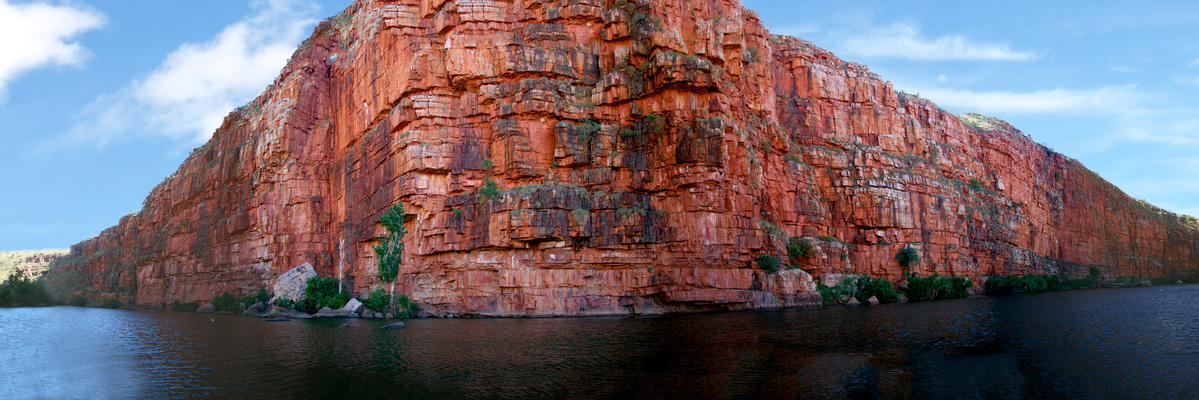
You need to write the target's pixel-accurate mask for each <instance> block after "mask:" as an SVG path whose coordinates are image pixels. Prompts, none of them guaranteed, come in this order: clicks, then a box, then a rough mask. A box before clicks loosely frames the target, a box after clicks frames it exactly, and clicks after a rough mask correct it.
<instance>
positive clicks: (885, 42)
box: [842, 23, 1037, 61]
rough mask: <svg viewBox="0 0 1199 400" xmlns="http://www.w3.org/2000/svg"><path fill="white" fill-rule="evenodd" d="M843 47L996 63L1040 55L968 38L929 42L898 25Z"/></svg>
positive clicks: (869, 52)
mask: <svg viewBox="0 0 1199 400" xmlns="http://www.w3.org/2000/svg"><path fill="white" fill-rule="evenodd" d="M842 48H844V49H845V50H846V52H848V53H850V54H856V55H861V56H865V57H893V58H907V59H912V60H927V61H944V60H992V61H1030V60H1033V59H1036V58H1037V55H1036V54H1034V53H1030V52H1021V51H1013V50H1011V49H1010V48H1009V47H1008V46H1006V45H999V44H994V43H982V42H975V41H973V40H970V39H968V38H966V37H964V36H942V37H939V38H936V39H932V40H928V39H925V38H922V37H920V32H919V31H918V29H917V27H916V26H913V25H908V24H901V23H896V24H892V25H891V26H888V27H883V28H875V29H871V30H869V31H868V32H867V33H866V34H863V35H860V36H857V37H853V38H850V39H848V40H845V42H844V44H843V46H842Z"/></svg>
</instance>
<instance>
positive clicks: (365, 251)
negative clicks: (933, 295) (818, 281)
mask: <svg viewBox="0 0 1199 400" xmlns="http://www.w3.org/2000/svg"><path fill="white" fill-rule="evenodd" d="M397 201H402V202H403V203H404V204H405V205H406V207H407V211H408V215H407V222H406V224H407V230H408V232H409V233H408V236H407V237H406V239H405V242H406V244H407V252H406V253H405V263H404V265H403V266H402V267H401V271H400V277H399V279H398V283H397V285H396V291H397V293H406V294H409V295H410V296H411V297H412V299H413V300H415V301H416V302H417V303H418V304H419V305H420V307H421V310H422V311H423V312H425V313H428V314H432V315H467V316H470V315H483V316H578V315H628V314H646V313H649V314H655V313H666V312H685V311H701V310H709V309H755V308H774V307H790V306H807V305H817V304H819V303H820V301H819V297H818V295H816V294H815V292H814V285H813V280H812V275H813V274H815V275H821V274H833V273H869V274H871V275H876V276H884V277H889V278H892V279H895V278H898V277H899V276H900V275H901V274H902V273H903V272H905V271H908V270H910V271H915V272H919V273H922V274H932V273H934V272H935V273H940V274H942V275H954V276H966V277H972V278H973V277H979V276H985V275H995V274H1024V273H1057V274H1063V275H1065V276H1067V277H1073V276H1078V275H1086V274H1088V273H1090V271H1091V269H1092V268H1094V269H1096V270H1097V271H1099V272H1100V273H1102V274H1104V275H1108V276H1117V275H1138V276H1166V275H1171V274H1179V273H1181V271H1194V270H1199V266H1197V265H1199V251H1197V250H1199V245H1197V240H1199V234H1197V230H1196V227H1197V226H1199V224H1197V223H1196V220H1195V219H1194V218H1190V217H1183V216H1178V215H1173V214H1170V213H1166V212H1164V211H1162V210H1159V209H1157V208H1154V207H1152V206H1150V205H1147V204H1144V203H1141V202H1138V201H1136V200H1134V199H1132V198H1130V197H1129V196H1127V195H1125V194H1124V193H1123V192H1121V191H1120V190H1119V189H1117V188H1116V187H1114V186H1112V185H1111V184H1109V183H1108V182H1106V181H1104V180H1103V179H1101V178H1100V177H1098V176H1096V175H1095V174H1094V173H1092V172H1090V171H1088V170H1086V169H1085V168H1083V166H1082V165H1080V164H1079V163H1078V162H1077V161H1075V160H1073V159H1070V158H1068V157H1066V156H1063V155H1061V154H1057V153H1055V152H1053V151H1052V150H1049V149H1047V148H1045V147H1044V146H1042V145H1040V144H1037V143H1036V142H1034V141H1033V140H1032V139H1031V138H1029V137H1028V136H1027V135H1024V134H1023V133H1021V132H1020V131H1018V130H1016V129H1015V128H1013V127H1011V126H1009V125H1008V124H1006V123H1003V122H1002V121H998V120H996V119H993V118H988V117H982V116H978V115H973V114H968V115H964V116H962V117H957V116H954V115H952V114H950V113H947V112H945V111H944V110H941V109H940V108H938V107H937V106H936V105H934V104H932V103H931V102H929V101H927V100H923V99H920V98H917V97H914V96H911V95H908V94H905V93H903V92H899V91H896V90H895V89H894V88H893V87H892V86H891V84H890V83H888V82H885V81H883V80H880V79H879V78H878V76H877V75H875V74H873V73H872V72H870V71H869V70H868V69H867V68H865V67H864V66H862V65H858V64H855V63H850V62H845V61H842V60H840V59H838V58H836V57H835V56H833V55H832V54H831V53H829V52H827V51H824V50H821V49H819V48H816V47H814V46H812V45H811V44H810V43H808V42H805V41H803V40H800V39H796V38H791V37H785V36H776V35H771V34H769V33H768V32H767V31H766V30H765V29H764V28H763V27H762V25H761V23H760V22H759V21H758V18H757V17H756V16H755V15H754V14H753V13H752V12H750V11H748V10H745V9H742V8H741V7H740V5H739V4H738V3H737V2H736V1H735V0H637V1H633V0H511V1H499V0H469V1H468V0H393V1H383V0H359V1H357V2H355V3H354V4H353V5H351V6H350V7H349V8H348V9H346V10H345V11H344V12H342V13H341V14H338V15H337V16H335V17H332V18H330V19H328V20H326V21H325V22H323V23H321V24H320V25H319V26H318V27H317V28H316V29H315V32H314V34H313V36H312V38H310V39H308V40H307V41H305V42H304V43H303V45H301V46H300V49H298V50H297V51H296V53H295V55H294V56H293V57H292V60H291V62H290V63H289V64H288V65H287V67H285V68H284V69H283V71H282V72H281V74H280V76H279V78H278V79H276V81H275V82H274V84H273V85H271V86H270V87H269V88H268V89H267V90H266V92H265V93H263V94H262V95H261V96H260V97H259V98H257V99H256V100H254V101H253V102H252V103H250V104H248V105H246V106H244V107H242V108H239V109H238V110H236V111H234V112H233V113H231V114H230V115H229V116H228V117H227V118H226V120H225V123H224V125H222V126H221V127H220V128H219V129H218V130H217V131H216V132H215V134H214V136H213V138H212V139H211V140H210V141H209V142H208V143H207V144H205V145H204V146H201V147H200V148H197V149H196V150H195V152H194V153H193V154H192V155H191V156H190V157H189V158H188V159H187V161H185V162H184V163H183V165H182V166H180V168H179V170H178V171H177V172H176V173H175V174H173V175H171V176H169V177H167V178H166V179H165V180H164V181H163V182H162V183H161V184H160V185H158V186H157V187H156V188H155V189H154V190H153V191H152V192H151V193H150V195H149V196H148V197H147V198H146V200H145V203H144V208H143V209H142V210H141V211H140V212H137V213H135V214H131V215H129V216H127V217H125V218H122V219H121V221H120V223H119V224H118V225H117V226H114V227H112V228H109V229H107V230H105V231H104V232H102V233H101V234H100V235H99V236H97V237H95V238H92V239H89V240H86V241H84V242H81V243H79V244H76V245H75V246H73V247H72V249H71V254H70V256H69V257H68V259H66V260H64V261H61V262H59V263H58V264H57V265H56V266H55V268H54V270H53V273H52V274H51V276H50V277H48V282H49V283H50V284H51V285H52V287H55V288H57V290H56V291H57V292H58V293H83V294H87V295H97V294H99V293H110V294H118V295H121V296H123V298H124V299H125V300H126V301H132V302H135V303H137V304H141V305H148V306H157V305H159V304H162V303H167V302H170V301H171V300H176V299H178V300H180V301H207V300H209V299H211V298H212V297H213V296H215V295H216V294H219V293H221V292H223V291H229V292H234V293H235V294H238V293H246V292H250V291H253V290H256V289H257V288H258V287H261V286H264V285H266V286H270V285H272V284H274V282H275V280H276V279H277V277H278V276H279V275H280V274H281V273H283V272H284V271H288V270H290V269H292V268H294V267H296V266H298V265H301V264H303V263H306V262H307V263H310V264H311V265H312V266H313V267H314V268H315V270H316V271H317V272H318V273H320V274H321V275H325V276H331V275H335V274H337V273H338V271H337V262H335V261H334V260H344V274H345V276H346V281H347V283H348V284H349V286H350V287H351V288H352V291H353V293H354V294H358V295H364V294H365V293H366V292H368V291H370V290H371V289H374V288H377V287H383V284H382V283H381V282H379V281H378V278H377V277H376V274H375V268H376V267H375V262H374V254H373V252H372V251H371V249H370V246H371V245H372V244H373V243H375V242H376V241H377V239H376V238H377V237H379V236H380V235H381V234H382V233H383V232H382V228H381V226H380V225H379V224H377V221H378V218H379V216H380V215H381V214H382V213H383V212H384V210H385V208H386V207H388V206H389V205H391V204H392V203H394V202H397ZM792 237H796V238H794V239H793V238H792ZM341 240H344V241H345V246H344V248H342V250H340V251H339V246H338V243H339V242H340V241H341ZM801 241H802V242H808V243H809V244H811V245H812V251H811V252H810V254H808V255H806V256H803V257H796V258H791V257H790V256H789V255H788V252H787V245H788V244H790V243H796V244H798V243H799V242H801ZM905 247H912V248H915V249H916V250H917V251H918V254H919V255H920V260H921V263H920V264H918V265H915V266H912V267H910V268H904V267H901V266H900V265H899V263H898V262H897V261H896V260H895V255H896V253H897V252H898V251H899V250H900V249H902V248H905ZM760 255H773V256H775V257H777V258H779V259H780V260H782V264H787V265H793V266H797V267H799V268H795V269H782V270H780V272H778V273H777V274H769V273H766V272H765V271H763V270H762V269H761V268H760V267H759V266H758V264H757V263H756V262H755V261H754V260H755V259H756V258H757V257H758V256H760Z"/></svg>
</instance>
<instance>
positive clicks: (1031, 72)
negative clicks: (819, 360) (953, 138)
mask: <svg viewBox="0 0 1199 400" xmlns="http://www.w3.org/2000/svg"><path fill="white" fill-rule="evenodd" d="M350 1H351V0H252V1H246V0H212V1H203V2H196V1H157V0H156V1H148V0H146V1H132V0H71V1H57V0H37V1H33V0H0V37H4V38H6V40H5V41H2V42H0V54H2V56H0V187H2V188H3V190H4V192H3V195H0V250H18V249H40V248H64V247H67V246H69V245H71V244H73V243H76V242H78V241H80V240H83V239H86V238H88V237H91V236H94V235H96V234H98V233H99V232H100V231H101V230H103V229H105V228H107V227H109V226H112V225H114V224H116V222H117V221H118V220H119V219H120V217H121V216H124V215H125V214H127V213H129V212H130V211H132V210H137V209H140V208H141V202H142V200H143V199H144V198H145V196H146V194H147V193H149V191H150V189H152V188H153V187H154V185H156V184H157V183H158V182H160V181H161V180H162V179H163V177H165V176H167V175H169V174H171V173H172V172H174V171H175V169H176V168H177V167H178V165H179V164H180V163H181V162H182V161H183V159H184V158H185V157H186V156H187V153H188V151H190V150H191V149H192V148H193V147H196V146H198V145H199V144H201V143H203V141H204V140H206V139H207V138H208V137H209V135H210V134H211V132H212V130H213V129H214V128H215V126H216V125H217V124H219V122H220V120H221V118H223V117H224V115H225V114H227V113H228V112H229V111H230V110H232V109H233V108H235V107H237V106H239V105H241V104H244V103H246V102H248V101H250V100H252V99H253V98H254V97H255V96H256V95H257V94H258V93H259V92H261V91H262V90H263V89H264V88H265V87H266V86H267V85H268V84H269V83H270V82H271V80H273V79H274V77H275V76H276V75H277V73H278V71H279V69H280V68H282V66H283V64H284V63H285V62H286V59H287V57H288V56H290V55H291V53H292V51H293V50H294V49H295V48H296V46H297V45H298V44H299V42H300V41H301V40H303V39H304V38H305V37H307V36H308V35H309V34H310V33H311V30H312V27H313V26H314V25H315V23H316V22H318V21H320V20H321V19H324V18H326V17H328V16H331V15H333V14H335V13H337V12H338V11H340V10H341V9H343V8H345V7H346V6H347V5H349V3H350ZM743 4H744V5H745V6H747V7H749V8H751V9H754V10H755V11H757V12H758V14H759V15H760V16H761V18H762V20H763V22H765V23H766V24H767V25H769V26H770V27H771V29H772V30H773V31H774V32H776V33H783V34H790V35H794V36H799V37H802V38H805V39H807V40H810V41H812V42H813V43H815V44H817V45H819V46H821V47H824V48H826V49H829V50H832V51H833V52H835V53H836V54H837V55H838V56H840V57H842V58H844V59H846V60H849V61H855V62H859V63H863V64H867V65H869V66H870V67H871V68H872V69H873V70H874V71H875V72H878V73H879V74H880V75H881V76H882V78H883V79H886V80H890V81H892V82H894V84H895V87H896V88H897V89H900V90H904V91H907V92H911V93H919V94H920V95H921V96H922V97H926V98H929V99H932V100H933V101H936V102H937V103H938V104H940V105H941V106H942V107H944V108H946V109H949V110H953V111H977V112H981V113H984V114H988V115H994V116H998V117H1000V118H1003V119H1005V120H1007V121H1009V122H1011V123H1012V124H1014V125H1015V126H1016V127H1018V128H1020V129H1022V130H1023V131H1024V132H1025V133H1028V134H1030V135H1032V137H1033V138H1034V139H1035V140H1037V141H1039V142H1042V143H1044V144H1046V145H1048V146H1050V147H1052V148H1054V149H1056V150H1057V151H1059V152H1062V153H1064V154H1067V155H1069V156H1072V157H1074V158H1077V159H1079V160H1080V161H1082V162H1083V164H1085V165H1086V166H1087V167H1089V168H1091V169H1092V170H1095V171H1096V172H1098V173H1099V174H1100V175H1101V176H1103V177H1104V178H1106V179H1108V180H1109V181H1112V182H1113V183H1115V184H1117V185H1118V186H1120V187H1121V188H1122V189H1124V190H1125V191H1126V192H1128V193H1129V194H1131V195H1132V196H1134V197H1137V198H1143V199H1147V200H1149V201H1150V202H1152V203H1154V204H1157V205H1159V206H1162V207H1164V208H1167V209H1169V210H1172V211H1176V212H1182V213H1187V214H1191V215H1199V178H1196V176H1195V175H1196V174H1195V172H1196V171H1199V41H1196V40H1195V38H1199V3H1192V2H1184V1H1177V2H1170V1H1147V2H1138V3H1136V4H1135V5H1132V4H1127V3H1125V2H1116V1H1111V2H1104V1H1088V2H1066V1H1044V0H1041V1H1035V2H1034V1H1006V2H983V3H979V4H973V3H972V4H969V5H968V6H965V5H963V4H964V3H961V2H948V1H904V2H894V1H869V0H867V1H856V2H800V1H793V0H785V1H778V0H745V1H743Z"/></svg>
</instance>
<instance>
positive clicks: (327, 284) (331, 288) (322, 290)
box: [295, 276, 350, 314]
mask: <svg viewBox="0 0 1199 400" xmlns="http://www.w3.org/2000/svg"><path fill="white" fill-rule="evenodd" d="M340 287H341V282H340V281H338V280H337V278H334V277H322V276H314V277H312V278H309V279H308V287H307V288H305V289H304V296H305V298H304V300H301V301H298V302H296V303H295V309H296V310H299V311H303V312H306V313H309V314H312V313H315V312H317V311H319V310H320V309H321V307H329V308H332V309H338V308H341V307H342V306H345V305H346V302H348V301H350V296H349V295H347V294H346V293H345V292H344V291H340V292H341V293H338V292H339V290H338V289H339V288H340Z"/></svg>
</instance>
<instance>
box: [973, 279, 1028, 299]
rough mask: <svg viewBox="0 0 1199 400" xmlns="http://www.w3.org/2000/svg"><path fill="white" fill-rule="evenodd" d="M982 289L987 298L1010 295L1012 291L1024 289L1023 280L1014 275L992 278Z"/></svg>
mask: <svg viewBox="0 0 1199 400" xmlns="http://www.w3.org/2000/svg"><path fill="white" fill-rule="evenodd" d="M983 287H984V289H985V290H986V293H987V295H988V296H999V295H1006V294H1012V291H1013V290H1016V289H1017V288H1022V287H1024V279H1021V278H1020V277H1018V276H1015V275H1003V276H992V277H989V278H987V283H986V284H984V286H983Z"/></svg>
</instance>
